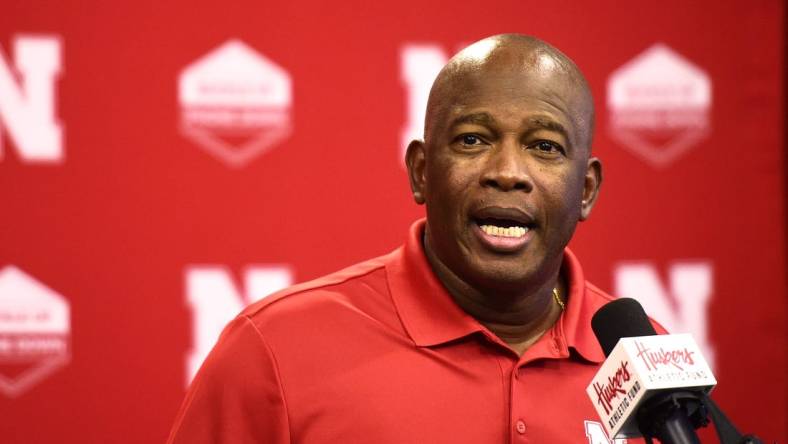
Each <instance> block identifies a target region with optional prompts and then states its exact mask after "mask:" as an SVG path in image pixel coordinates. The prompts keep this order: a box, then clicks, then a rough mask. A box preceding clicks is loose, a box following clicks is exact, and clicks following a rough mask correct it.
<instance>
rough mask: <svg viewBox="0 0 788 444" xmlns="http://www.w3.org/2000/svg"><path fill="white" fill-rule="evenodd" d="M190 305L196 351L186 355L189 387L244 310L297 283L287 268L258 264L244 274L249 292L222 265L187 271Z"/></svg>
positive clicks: (198, 266)
mask: <svg viewBox="0 0 788 444" xmlns="http://www.w3.org/2000/svg"><path fill="white" fill-rule="evenodd" d="M185 280H186V302H187V304H188V305H189V306H190V307H191V309H192V319H193V321H192V332H193V333H192V334H193V338H194V348H192V350H191V351H190V352H189V353H188V355H187V356H186V384H187V385H188V384H189V382H191V380H192V378H193V377H194V374H195V373H197V370H198V369H199V368H200V365H202V361H203V360H204V359H205V357H206V356H207V355H208V352H210V351H211V348H212V347H213V345H214V344H215V343H216V340H217V339H218V338H219V334H220V333H221V332H222V329H223V328H224V326H225V325H226V324H227V323H228V322H230V321H231V320H232V319H233V318H234V317H235V316H236V315H237V314H238V313H239V312H240V311H241V310H243V308H244V307H245V306H246V305H248V304H251V303H252V302H255V301H257V300H259V299H262V298H263V297H265V296H268V295H269V294H271V293H273V292H275V291H277V290H280V289H282V288H285V287H287V286H289V285H290V284H291V283H292V282H293V276H292V273H291V271H290V269H289V268H288V267H286V266H276V265H255V266H249V267H246V269H245V270H244V273H243V280H244V286H245V290H246V291H245V292H243V291H241V290H240V289H239V288H238V287H236V285H235V283H234V282H233V277H232V273H231V272H230V270H228V269H227V268H226V267H223V266H220V265H194V266H190V267H187V268H186V273H185Z"/></svg>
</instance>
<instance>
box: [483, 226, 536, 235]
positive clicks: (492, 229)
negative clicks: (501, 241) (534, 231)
mask: <svg viewBox="0 0 788 444" xmlns="http://www.w3.org/2000/svg"><path fill="white" fill-rule="evenodd" d="M481 228H482V231H484V232H485V233H487V234H489V235H491V236H503V237H523V236H525V233H527V232H528V227H496V226H495V225H482V226H481Z"/></svg>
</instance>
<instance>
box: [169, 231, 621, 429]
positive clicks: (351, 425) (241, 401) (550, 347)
mask: <svg viewBox="0 0 788 444" xmlns="http://www.w3.org/2000/svg"><path fill="white" fill-rule="evenodd" d="M423 229H424V222H423V221H420V222H417V223H416V224H414V225H413V227H412V228H411V231H410V236H409V239H408V241H407V243H406V245H405V246H404V247H402V248H399V249H397V250H396V251H394V252H393V253H391V254H388V255H386V256H382V257H379V258H375V259H372V260H369V261H367V262H363V263H361V264H358V265H355V266H352V267H350V268H347V269H345V270H342V271H340V272H337V273H334V274H331V275H329V276H326V277H323V278H320V279H317V280H315V281H311V282H307V283H305V284H301V285H297V286H295V287H292V288H289V289H287V290H284V291H282V292H279V293H277V294H275V295H273V296H270V297H268V298H265V299H263V300H261V301H259V302H257V303H255V304H253V305H251V306H249V307H248V308H247V309H246V310H244V311H243V312H242V313H241V314H240V315H239V316H238V317H237V318H236V319H235V320H234V321H232V322H231V323H230V324H229V325H228V326H227V328H226V329H225V331H224V332H223V333H222V336H221V338H220V339H219V341H218V343H217V344H216V346H215V347H214V349H213V351H211V353H210V355H209V356H208V358H207V359H206V360H205V362H204V364H203V366H202V368H201V369H200V371H199V372H198V374H197V376H196V378H195V380H194V382H193V383H192V386H191V388H190V390H189V393H188V395H187V397H186V400H185V401H184V404H183V406H182V408H181V411H180V413H179V414H178V417H177V420H176V422H175V425H174V428H173V431H172V434H171V436H170V440H169V442H170V443H189V444H196V443H253V442H254V443H266V444H284V443H303V444H312V443H378V444H380V443H392V444H393V443H397V444H402V443H431V444H434V443H452V444H461V443H468V444H480V443H548V442H551V443H586V442H588V443H591V444H604V443H607V442H609V441H608V440H607V436H606V435H605V433H604V431H603V428H602V426H601V424H600V423H599V419H598V417H597V416H596V413H595V412H594V409H593V406H592V404H591V401H590V400H589V399H588V397H587V396H586V393H585V387H586V386H587V385H588V383H589V382H590V381H591V378H592V377H593V376H594V374H595V373H596V371H597V369H598V367H599V364H600V363H601V362H602V361H603V360H604V355H603V354H602V351H601V349H600V347H599V344H598V343H597V341H596V338H595V337H594V334H593V332H592V331H591V316H592V315H593V314H594V312H596V310H597V309H599V308H600V307H601V306H602V305H604V304H605V303H607V302H609V301H610V300H611V299H612V298H611V297H610V296H608V295H606V294H605V293H603V292H602V291H600V290H599V289H597V288H596V287H594V286H592V285H590V284H588V283H587V282H586V281H585V279H584V278H583V272H582V270H581V268H580V264H579V263H578V261H577V259H576V258H575V257H574V255H572V253H571V252H570V251H569V250H566V253H565V256H564V264H563V266H564V271H565V273H566V275H567V276H568V278H569V295H568V302H567V307H566V311H565V312H564V313H563V314H562V315H561V317H560V318H559V320H558V322H556V324H555V325H554V326H553V327H552V328H551V329H550V330H549V331H547V332H546V333H545V334H544V335H543V336H542V337H541V338H540V339H539V340H538V341H537V342H536V343H535V344H534V345H533V346H531V348H529V349H528V350H527V351H526V352H525V354H524V355H522V356H518V355H517V354H516V353H515V352H514V351H513V350H511V349H510V348H509V347H508V346H507V345H506V344H505V343H504V342H502V341H501V340H500V339H499V338H498V337H496V336H495V335H494V334H492V333H491V332H490V331H489V330H487V329H486V328H485V327H484V326H482V325H481V324H479V323H478V322H477V321H476V320H475V319H474V318H472V317H471V316H469V315H468V314H467V313H465V312H464V311H462V310H461V309H460V308H459V307H458V306H457V305H456V304H455V303H454V301H453V300H452V299H451V297H450V296H449V294H448V293H447V292H446V290H445V289H444V287H443V286H442V285H441V283H440V282H439V281H438V279H437V278H436V277H435V275H434V274H433V273H432V270H431V268H430V266H429V264H428V263H427V260H426V258H425V256H424V252H423V249H422V245H421V241H420V239H421V234H422V232H423Z"/></svg>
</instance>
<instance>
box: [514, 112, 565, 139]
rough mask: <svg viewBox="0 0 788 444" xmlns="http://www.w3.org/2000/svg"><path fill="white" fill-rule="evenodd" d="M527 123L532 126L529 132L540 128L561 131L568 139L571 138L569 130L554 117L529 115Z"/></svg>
mask: <svg viewBox="0 0 788 444" xmlns="http://www.w3.org/2000/svg"><path fill="white" fill-rule="evenodd" d="M525 123H526V124H527V125H528V127H529V128H530V129H529V130H528V132H529V133H530V132H534V131H539V130H540V129H544V130H548V131H553V132H556V133H559V134H561V135H562V136H564V138H565V139H566V140H571V139H570V138H569V131H567V130H566V128H564V126H563V125H561V124H560V123H558V122H556V121H555V120H553V119H549V118H544V117H529V118H527V119H525Z"/></svg>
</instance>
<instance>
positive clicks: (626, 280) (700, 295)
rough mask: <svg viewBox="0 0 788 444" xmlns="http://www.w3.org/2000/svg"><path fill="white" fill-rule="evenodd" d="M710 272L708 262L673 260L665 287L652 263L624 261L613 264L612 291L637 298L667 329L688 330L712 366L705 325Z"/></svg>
mask: <svg viewBox="0 0 788 444" xmlns="http://www.w3.org/2000/svg"><path fill="white" fill-rule="evenodd" d="M712 276H713V267H712V265H711V263H709V262H681V263H674V264H673V265H671V266H670V267H669V268H668V286H667V288H666V286H664V285H663V284H662V282H661V281H660V279H659V275H658V273H657V268H656V266H654V265H653V264H651V263H625V264H620V265H618V266H617V267H616V271H615V285H616V295H618V296H621V297H627V298H633V299H637V300H638V301H639V302H640V303H641V304H643V308H645V309H646V312H647V313H648V314H649V316H651V317H652V318H654V319H656V321H657V322H659V323H660V324H662V325H663V326H664V327H665V328H666V329H667V330H668V332H669V333H691V334H692V336H693V338H694V339H695V341H697V343H698V346H699V347H700V348H701V350H702V351H703V357H705V358H706V361H708V363H709V366H710V367H712V369H713V368H714V349H713V347H712V346H711V344H710V343H709V338H708V329H707V327H706V325H707V322H706V319H707V314H708V310H707V307H708V305H709V300H710V299H711V294H712V291H713V287H712Z"/></svg>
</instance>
